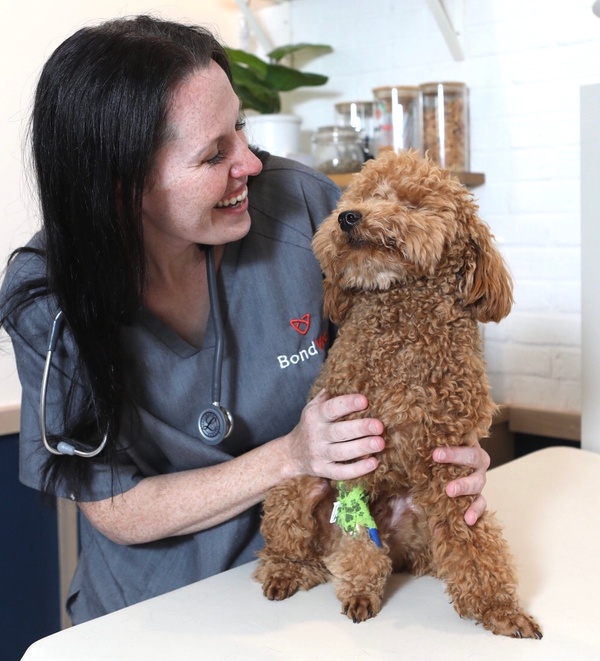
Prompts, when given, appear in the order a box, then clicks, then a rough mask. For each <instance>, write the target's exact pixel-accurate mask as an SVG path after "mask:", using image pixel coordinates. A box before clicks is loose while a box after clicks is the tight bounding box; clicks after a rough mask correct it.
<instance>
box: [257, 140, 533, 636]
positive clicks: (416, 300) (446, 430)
mask: <svg viewBox="0 0 600 661" xmlns="http://www.w3.org/2000/svg"><path fill="white" fill-rule="evenodd" d="M492 239H493V237H492V235H491V233H490V231H489V229H488V227H487V225H485V224H484V223H483V222H482V221H481V220H480V219H479V218H478V215H477V206H476V205H475V203H474V202H473V199H472V196H471V195H470V193H469V192H468V191H467V190H466V189H465V188H464V187H463V186H462V185H461V184H460V183H459V182H458V181H457V180H456V179H455V178H454V177H453V176H452V175H451V174H450V173H448V172H447V171H445V170H442V169H440V168H438V167H437V166H435V165H434V164H432V163H431V162H430V161H428V160H426V159H423V158H421V157H419V156H418V155H417V154H416V153H413V152H401V153H399V154H394V153H392V152H390V153H389V154H386V155H384V156H381V157H379V158H377V159H375V160H372V161H369V162H368V163H367V164H366V165H365V166H364V168H363V170H362V171H361V173H360V174H357V175H355V176H354V177H353V179H352V181H351V183H350V185H349V186H348V188H347V189H346V191H345V192H344V194H343V195H342V197H341V199H340V202H339V204H338V206H337V208H336V209H335V210H334V212H333V213H332V214H331V215H330V216H329V217H328V218H327V219H326V220H325V221H324V222H323V224H322V226H321V227H320V228H319V230H318V231H317V233H316V235H315V238H314V243H313V247H314V251H315V254H316V256H317V258H318V260H319V262H320V264H321V267H322V269H323V272H324V275H325V280H324V287H325V308H326V312H327V313H328V315H329V316H330V318H331V319H332V320H333V321H334V322H335V323H336V324H338V326H339V334H338V337H337V339H336V341H335V343H334V346H333V347H332V349H331V351H330V353H329V356H328V358H327V360H326V363H325V365H324V367H323V370H322V372H321V374H320V376H319V377H318V379H317V381H316V382H315V384H314V387H313V389H312V392H311V397H312V396H314V395H315V394H316V393H317V392H319V391H320V390H321V389H325V390H326V391H327V393H328V394H329V395H331V396H334V395H341V394H346V393H355V392H360V393H363V394H364V395H366V396H367V398H368V401H369V408H368V410H367V412H366V414H365V413H362V414H361V415H363V416H364V415H367V416H372V417H375V418H378V419H380V420H381V421H382V422H383V423H384V425H385V431H384V438H385V442H386V446H385V450H384V451H383V452H381V453H380V455H378V456H379V466H378V468H377V469H376V470H375V471H374V472H372V473H370V474H368V475H365V476H364V477H362V478H360V479H358V480H355V481H354V482H355V483H359V484H360V485H361V486H362V487H364V488H365V489H366V490H367V492H368V494H369V498H370V502H371V512H372V514H373V516H374V518H375V520H376V521H377V525H378V528H379V532H380V536H381V540H382V542H383V548H379V547H378V546H377V545H376V544H374V543H373V542H372V541H371V540H370V538H369V536H368V534H367V532H366V531H365V530H364V529H363V530H362V531H361V532H360V533H359V534H358V535H357V536H351V535H349V534H348V533H343V532H342V531H341V529H340V528H339V527H338V526H337V525H334V524H331V523H329V515H330V513H331V509H332V505H333V502H334V500H335V497H336V489H335V483H334V482H333V483H332V482H330V481H328V480H325V479H320V478H315V477H309V476H304V477H300V478H297V479H293V480H288V481H286V482H284V483H283V484H281V485H280V486H278V487H276V488H274V489H272V490H271V491H270V492H269V494H268V495H267V497H266V500H265V503H264V516H263V522H262V533H263V536H264V538H265V548H264V549H263V550H262V551H261V552H260V553H259V558H260V560H259V565H258V568H257V570H256V573H255V577H256V579H257V580H259V581H260V582H262V584H263V591H264V593H265V595H266V596H267V597H268V598H270V599H283V598H285V597H289V596H291V595H292V594H294V593H295V592H296V591H297V590H298V589H309V588H311V587H313V586H314V585H317V584H319V583H322V582H324V581H326V580H328V579H329V578H331V579H332V580H333V583H334V586H335V589H336V593H337V596H338V598H339V599H340V601H341V603H342V610H343V612H344V613H346V614H347V615H348V617H350V618H352V619H353V620H354V621H355V622H360V621H363V620H366V619H368V618H369V617H373V616H374V615H376V614H377V613H378V612H379V610H380V609H381V605H382V598H383V592H384V587H385V584H386V581H387V579H388V577H389V575H390V574H391V573H392V572H393V571H401V570H404V571H410V572H412V573H413V574H415V575H423V574H430V575H433V576H436V577H438V578H440V579H442V580H443V581H445V583H446V587H447V592H448V594H449V596H450V597H451V599H452V602H453V604H454V607H455V609H456V610H457V612H458V613H459V615H460V616H461V617H471V618H474V619H476V620H477V621H478V622H480V623H481V624H483V626H484V627H486V628H487V629H490V630H491V631H493V632H494V633H496V634H505V635H509V636H516V637H533V638H539V637H541V632H540V627H539V626H538V624H537V623H536V622H535V620H534V619H533V618H532V617H531V616H529V615H528V614H526V613H525V612H524V611H523V610H522V609H521V608H520V606H519V604H518V602H517V596H516V588H517V580H516V572H515V569H514V567H513V563H512V560H511V557H510V553H509V550H508V547H507V544H506V543H505V541H504V539H503V537H502V534H501V530H500V527H499V525H498V524H497V523H496V521H495V520H494V517H493V515H492V514H491V513H489V512H486V513H485V514H484V515H483V516H482V517H481V518H480V519H479V521H478V522H477V524H476V525H474V526H472V527H469V526H468V525H467V524H466V523H465V521H464V518H463V517H464V513H465V510H466V508H467V507H468V504H469V503H470V502H471V498H469V497H459V498H449V497H448V496H447V495H446V493H445V485H446V484H447V483H448V482H449V481H450V480H451V479H454V478H457V477H459V476H461V475H465V474H467V473H468V469H465V468H461V467H458V466H453V465H445V464H437V463H435V462H434V461H433V460H432V452H433V450H434V448H435V447H437V446H444V445H446V446H457V445H473V444H474V443H476V442H477V440H478V439H480V438H483V437H486V436H487V435H488V431H489V427H490V424H491V420H492V414H493V412H494V409H495V406H494V404H493V402H492V400H491V397H490V394H489V386H488V382H487V378H486V374H485V364H484V360H483V356H482V349H481V343H480V335H479V328H478V322H488V321H499V320H500V319H502V318H503V317H505V316H506V315H507V314H508V313H509V311H510V308H511V305H512V281H511V278H510V275H509V274H508V271H507V269H506V267H505V265H504V262H503V260H502V258H501V256H500V254H499V253H498V252H497V250H496V249H495V247H494V245H493V240H492Z"/></svg>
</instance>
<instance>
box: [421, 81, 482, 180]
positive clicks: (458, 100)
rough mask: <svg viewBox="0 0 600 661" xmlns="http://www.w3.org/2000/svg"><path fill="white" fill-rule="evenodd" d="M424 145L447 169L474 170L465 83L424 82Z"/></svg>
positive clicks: (431, 155) (422, 87)
mask: <svg viewBox="0 0 600 661" xmlns="http://www.w3.org/2000/svg"><path fill="white" fill-rule="evenodd" d="M421 89H422V90H423V147H424V148H425V151H426V152H429V156H430V157H431V158H432V159H433V160H434V161H435V162H436V163H438V164H439V165H441V166H442V167H443V168H447V169H448V170H453V171H454V172H469V171H470V155H469V151H470V145H469V90H468V88H467V86H466V85H465V84H464V83H453V82H444V83H424V84H423V85H421Z"/></svg>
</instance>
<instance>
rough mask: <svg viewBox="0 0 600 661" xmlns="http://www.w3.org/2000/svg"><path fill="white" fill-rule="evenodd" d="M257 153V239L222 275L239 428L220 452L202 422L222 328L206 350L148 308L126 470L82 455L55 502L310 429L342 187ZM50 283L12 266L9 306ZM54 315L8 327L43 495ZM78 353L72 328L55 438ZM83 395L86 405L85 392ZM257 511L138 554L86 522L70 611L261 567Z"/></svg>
mask: <svg viewBox="0 0 600 661" xmlns="http://www.w3.org/2000/svg"><path fill="white" fill-rule="evenodd" d="M259 155H260V156H261V159H262V160H263V163H264V168H263V171H262V172H261V174H259V175H258V176H257V177H255V178H254V179H252V180H251V181H250V183H249V201H250V215H251V219H252V223H251V229H250V232H249V233H248V235H247V236H246V237H244V238H243V239H242V240H240V241H238V242H235V243H232V244H229V245H228V246H227V247H226V250H225V253H224V256H223V260H222V263H221V267H220V269H219V274H218V287H219V299H220V305H221V313H222V317H223V323H224V329H225V345H224V362H223V382H222V392H221V402H222V404H223V405H224V406H225V407H227V408H228V409H229V410H230V411H232V413H233V417H234V422H235V424H234V429H233V432H232V433H231V435H230V436H229V437H228V438H227V439H226V440H225V441H224V442H223V443H222V444H221V445H219V446H216V447H214V446H209V445H206V444H205V443H203V442H202V441H201V440H200V438H199V434H198V427H197V424H198V415H199V413H200V411H201V409H202V408H203V407H205V406H206V405H207V404H209V403H210V402H211V401H212V399H211V385H212V383H211V376H212V364H213V355H214V346H215V334H214V328H213V327H212V322H211V323H209V326H208V328H207V332H206V337H205V340H204V344H203V346H202V348H201V349H197V348H195V347H193V346H190V345H189V344H187V342H185V341H184V340H183V339H181V338H180V337H179V336H178V335H177V334H176V333H175V332H174V331H172V330H171V329H170V328H169V327H168V326H166V325H165V324H164V323H163V322H162V321H161V320H160V319H158V318H157V317H155V316H154V315H153V314H152V313H151V312H149V311H148V310H145V309H142V310H141V311H140V312H139V313H138V315H137V318H136V320H135V323H134V324H132V325H131V326H127V327H124V328H123V329H122V342H123V348H124V355H125V356H126V365H125V374H126V378H127V390H128V394H129V396H130V397H131V398H132V400H133V402H135V409H136V414H134V415H131V409H129V408H128V407H127V406H126V407H125V411H124V414H123V426H122V432H121V436H120V438H119V442H120V445H121V446H122V448H123V450H124V451H123V452H121V453H119V456H120V459H119V469H118V473H117V474H116V475H115V476H112V475H111V473H110V471H109V470H108V469H107V467H106V466H105V465H104V464H103V462H102V460H101V458H98V459H91V460H87V459H83V460H82V461H93V462H94V471H93V478H92V481H91V485H90V487H89V489H88V490H86V491H85V492H82V493H77V494H72V493H70V492H69V490H68V489H67V488H66V487H63V488H61V489H59V492H58V493H57V495H60V496H62V497H66V498H72V499H75V500H80V501H88V500H100V499H104V498H108V497H110V496H111V495H112V494H113V493H121V492H125V491H127V490H128V489H130V488H132V487H134V486H135V485H136V484H137V483H138V482H139V481H140V480H142V479H143V478H144V477H147V476H151V475H159V474H165V473H172V472H175V471H180V470H187V469H192V468H196V467H205V466H211V465H215V464H218V463H221V462H223V461H227V460H228V459H230V458H232V457H235V456H238V455H240V454H242V453H244V452H246V451H248V450H250V449H251V448H254V447H257V446H259V445H261V444H263V443H265V442H267V441H269V440H271V439H273V438H276V437H278V436H281V435H283V434H285V433H287V432H289V431H290V430H291V429H292V428H293V427H294V426H295V425H296V423H297V422H298V420H299V418H300V413H301V411H302V408H303V407H304V404H305V403H306V398H307V393H308V390H309V388H310V386H311V384H312V382H313V380H314V379H315V377H316V375H317V373H318V371H319V369H320V367H321V364H322V362H323V360H324V357H325V353H326V349H327V347H328V345H329V342H330V340H331V333H330V328H329V325H328V322H327V320H326V319H324V318H323V312H322V307H323V303H322V279H321V271H320V268H319V265H318V263H317V261H316V259H315V258H314V256H313V253H312V250H311V240H312V236H313V234H314V231H315V229H316V228H317V226H318V225H319V223H320V222H321V221H322V220H323V219H324V218H325V217H326V216H327V215H328V214H329V213H330V212H331V211H332V209H333V208H334V207H335V205H336V203H337V199H338V196H339V190H338V189H337V187H336V186H335V185H334V184H332V183H331V182H330V180H329V179H327V178H325V177H323V176H321V175H320V174H319V173H318V172H315V171H314V170H311V169H309V168H306V167H304V166H303V165H301V164H299V163H296V162H294V161H289V160H285V159H280V158H276V157H273V156H269V155H267V154H265V153H261V154H259ZM32 244H33V245H38V246H39V245H43V237H42V236H40V235H37V236H36V237H34V239H33V240H32ZM43 274H44V263H43V261H42V259H41V258H40V257H38V256H32V255H27V254H21V255H19V256H18V257H17V258H16V259H15V260H13V262H12V263H11V265H10V267H9V269H8V272H7V276H6V278H5V281H4V283H3V295H2V300H4V298H5V294H6V293H7V292H8V291H10V289H12V287H14V286H17V285H18V284H20V283H21V282H23V281H24V279H26V278H30V277H34V276H36V275H38V276H39V275H43ZM55 313H56V303H55V302H54V301H53V300H52V299H48V298H45V299H38V300H36V301H35V302H33V303H31V304H30V305H27V306H26V307H23V308H22V309H21V310H20V311H18V312H16V313H15V314H13V315H12V316H11V319H10V322H9V324H7V330H8V332H9V334H10V336H11V339H12V341H13V346H14V350H15V355H16V359H17V367H18V370H19V378H20V380H21V383H22V386H23V397H22V410H21V431H20V475H19V477H20V480H21V481H22V482H23V483H24V484H26V485H28V486H30V487H33V488H36V489H39V488H40V487H41V477H40V476H41V468H42V466H43V464H44V462H45V461H46V458H47V451H46V450H45V449H44V448H43V446H42V442H41V440H40V431H39V424H38V405H39V390H40V385H41V375H42V370H43V364H44V359H45V353H46V350H47V342H48V333H49V330H50V327H51V323H52V319H53V316H54V314H55ZM76 353H77V352H76V347H75V346H74V344H73V340H72V338H71V337H70V335H69V332H68V329H67V328H65V330H64V331H63V333H62V337H61V341H60V342H59V346H58V348H57V351H56V355H55V359H54V362H53V370H52V375H51V379H50V385H49V390H48V406H47V426H48V429H49V432H52V431H54V430H56V429H57V425H60V424H61V421H62V415H63V407H64V397H65V393H66V391H67V389H68V385H69V382H70V378H71V377H72V375H73V374H74V363H75V356H76ZM78 395H79V397H82V398H83V397H85V396H86V393H85V390H84V389H83V388H80V389H79V391H78ZM259 515H260V508H259V507H258V506H257V507H254V508H251V509H249V510H247V511H245V512H243V513H241V514H240V515H238V516H236V517H234V518H233V519H231V520H229V521H227V522H225V523H222V524H220V525H218V526H215V527H213V528H210V529H208V530H204V531H201V532H199V533H196V534H190V535H184V536H179V537H172V538H168V539H164V540H160V541H157V542H152V543H148V544H139V545H135V546H122V545H119V544H115V543H113V542H111V541H110V540H108V539H107V538H106V537H104V536H103V535H102V534H101V533H100V532H98V531H97V530H96V529H94V528H93V527H92V526H91V525H90V524H89V523H88V522H87V520H86V519H85V517H83V516H82V517H80V521H81V529H80V534H81V553H80V558H79V563H78V567H77V571H76V573H75V576H74V579H73V582H72V585H71V591H70V595H69V598H68V603H67V607H68V611H69V614H70V615H71V617H72V619H73V622H74V623H78V622H83V621H85V620H88V619H91V618H93V617H97V616H100V615H103V614H105V613H108V612H111V611H114V610H116V609H119V608H122V607H124V606H128V605H130V604H133V603H136V602H138V601H141V600H143V599H148V598H150V597H153V596H156V595H159V594H163V593H165V592H167V591H170V590H173V589H175V588H178V587H181V586H184V585H187V584H189V583H192V582H194V581H197V580H200V579H202V578H206V577H208V576H211V575H213V574H216V573H218V572H221V571H224V570H226V569H229V568H231V567H235V566H237V565H239V564H242V563H244V562H248V561H250V560H252V559H253V558H254V554H255V552H256V551H257V550H258V549H259V548H260V546H261V543H262V540H261V537H260V533H259Z"/></svg>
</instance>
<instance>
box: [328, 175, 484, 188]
mask: <svg viewBox="0 0 600 661" xmlns="http://www.w3.org/2000/svg"><path fill="white" fill-rule="evenodd" d="M353 174H354V173H353V172H350V173H343V174H328V175H327V176H328V177H329V178H330V179H331V180H332V181H333V182H334V183H335V184H337V185H338V186H339V187H340V188H346V186H347V185H348V184H349V183H350V179H352V175H353ZM454 174H455V176H456V178H457V179H458V180H459V181H460V183H461V184H464V185H465V186H466V187H467V188H476V187H477V186H481V185H483V184H485V174H483V173H481V172H455V173H454Z"/></svg>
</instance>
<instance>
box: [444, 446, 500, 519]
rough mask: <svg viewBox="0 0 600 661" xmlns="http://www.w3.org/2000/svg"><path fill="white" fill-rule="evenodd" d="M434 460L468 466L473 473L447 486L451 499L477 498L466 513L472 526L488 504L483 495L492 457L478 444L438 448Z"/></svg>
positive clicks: (466, 517)
mask: <svg viewBox="0 0 600 661" xmlns="http://www.w3.org/2000/svg"><path fill="white" fill-rule="evenodd" d="M433 460H434V461H437V462H438V463H440V464H456V465H458V466H468V467H469V468H472V469H473V472H472V473H471V474H470V475H467V476H466V477H461V478H459V479H457V480H453V481H452V482H448V484H447V485H446V493H447V494H448V495H449V496H450V497H451V498H455V497H456V496H476V498H475V499H474V500H473V502H472V503H471V505H470V507H469V509H468V510H467V511H466V512H465V522H466V523H467V524H468V525H470V526H472V525H473V524H474V523H476V522H477V520H478V519H479V517H480V516H481V515H482V514H483V513H484V512H485V508H486V506H487V503H486V502H485V498H484V497H483V496H482V495H481V492H482V490H483V487H484V486H485V480H486V477H485V473H486V471H487V469H488V468H489V466H490V456H489V455H488V453H487V452H486V451H485V450H484V449H483V448H482V447H481V446H480V445H479V443H477V444H476V445H474V446H472V447H470V446H457V447H444V448H436V449H435V450H434V451H433Z"/></svg>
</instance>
